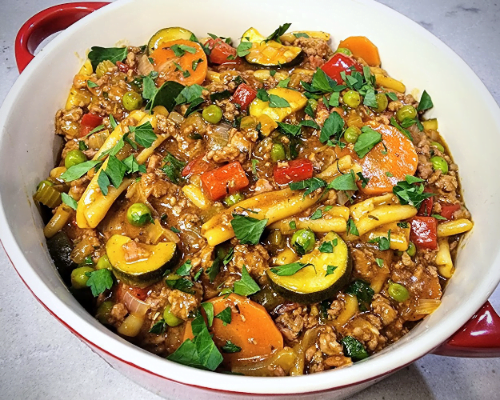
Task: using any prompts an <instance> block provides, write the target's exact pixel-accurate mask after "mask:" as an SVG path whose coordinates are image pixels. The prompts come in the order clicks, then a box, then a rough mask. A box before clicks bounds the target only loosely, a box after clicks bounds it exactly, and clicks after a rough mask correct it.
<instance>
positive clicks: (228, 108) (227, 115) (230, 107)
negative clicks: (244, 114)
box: [215, 99, 240, 122]
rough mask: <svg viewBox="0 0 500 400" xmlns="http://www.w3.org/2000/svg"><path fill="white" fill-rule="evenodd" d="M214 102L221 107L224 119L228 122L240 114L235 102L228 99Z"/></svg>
mask: <svg viewBox="0 0 500 400" xmlns="http://www.w3.org/2000/svg"><path fill="white" fill-rule="evenodd" d="M215 103H216V104H217V105H218V106H219V107H220V108H221V109H222V115H223V116H224V119H225V120H227V121H229V122H234V120H235V119H236V117H237V116H239V115H240V112H239V111H238V109H237V108H236V106H235V104H234V103H233V102H231V101H230V100H228V99H224V100H218V101H216V102H215Z"/></svg>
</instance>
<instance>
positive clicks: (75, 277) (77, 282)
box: [71, 267, 94, 289]
mask: <svg viewBox="0 0 500 400" xmlns="http://www.w3.org/2000/svg"><path fill="white" fill-rule="evenodd" d="M92 271H94V268H92V267H78V268H75V269H74V270H73V271H71V284H72V285H73V287H74V288H75V289H83V288H86V287H87V281H88V280H89V277H88V276H87V275H86V274H87V272H92Z"/></svg>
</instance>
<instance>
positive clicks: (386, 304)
mask: <svg viewBox="0 0 500 400" xmlns="http://www.w3.org/2000/svg"><path fill="white" fill-rule="evenodd" d="M371 307H372V311H373V313H374V314H376V315H378V317H379V318H380V320H381V321H382V325H383V326H387V325H389V324H390V323H392V322H393V321H394V320H395V319H396V317H397V316H398V313H397V311H396V310H395V309H394V308H392V307H391V302H390V301H389V300H388V299H386V298H385V297H383V296H382V295H380V294H376V295H375V296H373V300H372V306H371Z"/></svg>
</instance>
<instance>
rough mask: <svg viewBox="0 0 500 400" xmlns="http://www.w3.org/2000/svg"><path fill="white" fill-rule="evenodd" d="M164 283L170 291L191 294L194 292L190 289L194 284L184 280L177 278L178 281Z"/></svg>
mask: <svg viewBox="0 0 500 400" xmlns="http://www.w3.org/2000/svg"><path fill="white" fill-rule="evenodd" d="M165 283H166V284H167V285H168V286H169V287H171V288H172V289H177V290H180V291H181V292H184V293H189V294H193V293H194V291H193V290H191V288H192V287H193V286H194V283H193V282H191V281H190V280H189V279H186V278H178V279H166V280H165Z"/></svg>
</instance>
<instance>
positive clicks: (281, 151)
mask: <svg viewBox="0 0 500 400" xmlns="http://www.w3.org/2000/svg"><path fill="white" fill-rule="evenodd" d="M285 157H286V155H285V148H284V147H283V145H282V144H280V143H274V144H273V147H272V148H271V160H273V161H274V162H278V161H282V160H284V159H285Z"/></svg>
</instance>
